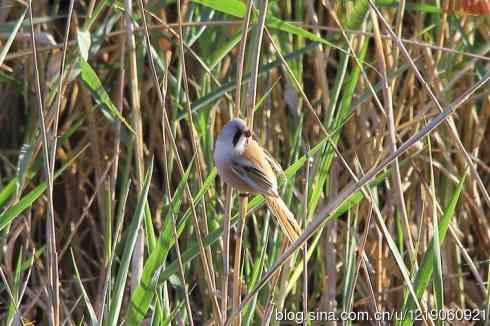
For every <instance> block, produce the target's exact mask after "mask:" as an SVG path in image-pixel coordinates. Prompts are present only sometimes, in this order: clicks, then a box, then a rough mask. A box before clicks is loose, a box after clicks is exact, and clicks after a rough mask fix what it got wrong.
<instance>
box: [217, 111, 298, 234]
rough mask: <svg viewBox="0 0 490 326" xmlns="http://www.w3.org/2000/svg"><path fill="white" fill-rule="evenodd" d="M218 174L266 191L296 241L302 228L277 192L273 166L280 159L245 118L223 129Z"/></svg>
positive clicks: (246, 188) (244, 188)
mask: <svg viewBox="0 0 490 326" xmlns="http://www.w3.org/2000/svg"><path fill="white" fill-rule="evenodd" d="M214 161H215V163H216V167H217V169H218V174H219V175H220V176H221V178H222V179H223V180H224V182H226V183H227V184H228V185H229V186H231V187H233V188H235V189H237V190H238V191H240V192H242V193H259V194H262V195H264V197H265V200H266V202H267V205H268V207H269V209H270V210H271V212H272V213H273V215H274V216H275V217H276V218H277V221H278V222H279V225H280V226H281V229H282V231H283V232H284V233H285V234H286V236H287V237H288V239H289V240H290V241H291V242H292V241H294V240H296V239H297V238H298V237H299V234H300V233H301V229H300V227H299V225H298V223H297V222H296V219H295V218H294V215H293V213H291V211H290V210H289V209H288V207H287V206H286V204H285V203H284V201H283V200H282V199H281V197H279V193H278V192H277V178H276V174H275V173H274V170H273V168H272V167H277V166H278V163H276V162H275V161H274V160H273V159H272V158H271V157H270V156H269V155H268V154H267V153H266V152H265V151H264V150H263V149H262V147H261V146H260V145H259V144H257V142H256V141H255V140H253V139H252V131H251V130H250V129H248V128H247V125H246V124H245V122H244V121H243V120H242V119H239V118H234V119H232V120H230V121H228V122H227V123H226V124H225V126H224V127H223V129H221V131H220V133H219V135H218V138H217V140H216V145H215V148H214Z"/></svg>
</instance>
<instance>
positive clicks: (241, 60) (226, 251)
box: [221, 0, 253, 324]
mask: <svg viewBox="0 0 490 326" xmlns="http://www.w3.org/2000/svg"><path fill="white" fill-rule="evenodd" d="M252 4H253V2H252V0H249V1H248V3H247V13H246V14H245V17H244V19H243V24H242V38H241V40H240V50H239V52H238V60H237V77H236V88H235V109H234V116H235V117H239V116H240V106H241V105H240V104H241V89H242V77H243V69H244V66H245V49H246V44H247V36H248V29H249V26H250V17H251V13H252ZM232 206H233V188H231V187H230V186H228V185H226V196H225V217H224V221H223V222H224V226H223V228H224V230H223V242H224V244H223V265H224V267H223V274H224V275H223V300H222V302H221V305H222V312H223V318H222V323H223V324H224V323H225V322H226V318H227V311H228V281H229V275H230V266H229V265H230V220H231V207H232ZM235 257H236V255H235ZM233 293H235V292H233ZM233 298H234V297H233ZM233 300H234V299H233ZM233 302H235V301H233Z"/></svg>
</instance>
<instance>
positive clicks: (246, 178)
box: [231, 156, 278, 196]
mask: <svg viewBox="0 0 490 326" xmlns="http://www.w3.org/2000/svg"><path fill="white" fill-rule="evenodd" d="M231 168H232V170H233V172H234V173H235V174H236V175H237V176H238V177H239V178H240V179H241V180H243V182H245V183H247V184H248V185H250V187H252V188H253V189H254V190H256V191H257V192H259V193H262V194H264V195H269V196H277V195H278V194H277V189H276V181H275V180H272V179H271V178H270V177H269V176H268V175H267V174H266V173H264V171H263V170H262V169H261V168H260V166H257V165H256V164H254V163H253V162H251V161H249V160H248V159H246V158H244V157H243V156H241V157H236V158H234V159H233V160H232V167H231Z"/></svg>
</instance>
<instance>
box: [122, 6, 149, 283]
mask: <svg viewBox="0 0 490 326" xmlns="http://www.w3.org/2000/svg"><path fill="white" fill-rule="evenodd" d="M124 4H125V6H126V15H125V22H126V33H127V50H128V57H129V77H130V80H129V82H130V92H131V108H132V111H133V112H132V117H131V118H132V124H133V128H134V131H135V133H136V134H135V137H136V144H135V145H136V146H135V147H134V150H135V152H134V154H135V158H136V172H137V177H138V182H137V183H138V191H139V192H141V190H142V187H143V185H142V181H143V170H144V162H143V122H142V119H141V105H140V91H139V84H138V62H137V58H136V41H135V37H134V25H133V22H132V20H131V16H132V14H133V1H132V0H124ZM149 50H150V49H148V51H149ZM140 228H141V229H140V231H139V235H138V239H137V241H136V246H135V251H134V254H133V258H132V259H131V271H132V273H131V289H135V288H136V287H137V286H138V282H139V279H140V276H141V272H142V269H143V259H142V258H143V252H142V250H144V242H145V239H144V238H145V236H144V233H143V232H142V226H140Z"/></svg>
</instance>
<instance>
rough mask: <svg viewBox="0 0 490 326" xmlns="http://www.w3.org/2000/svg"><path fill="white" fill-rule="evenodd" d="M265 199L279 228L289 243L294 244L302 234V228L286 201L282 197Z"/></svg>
mask: <svg viewBox="0 0 490 326" xmlns="http://www.w3.org/2000/svg"><path fill="white" fill-rule="evenodd" d="M265 199H266V201H267V206H269V209H270V210H271V212H272V214H273V215H274V216H275V217H276V219H277V222H278V223H279V226H280V227H281V229H282V231H283V232H284V234H285V235H286V236H287V237H288V239H289V241H291V242H293V241H295V240H296V239H298V238H299V235H300V234H301V228H300V227H299V224H298V222H297V221H296V219H295V218H294V215H293V213H292V212H291V211H290V210H289V208H288V207H287V206H286V204H285V203H284V201H283V200H282V199H281V198H280V197H268V196H266V197H265Z"/></svg>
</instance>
